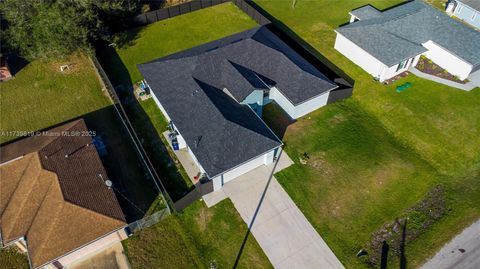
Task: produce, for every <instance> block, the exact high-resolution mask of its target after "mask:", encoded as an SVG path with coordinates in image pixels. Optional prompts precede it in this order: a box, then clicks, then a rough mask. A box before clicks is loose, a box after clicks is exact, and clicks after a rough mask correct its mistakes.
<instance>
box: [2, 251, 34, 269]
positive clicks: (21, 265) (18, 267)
mask: <svg viewBox="0 0 480 269" xmlns="http://www.w3.org/2000/svg"><path fill="white" fill-rule="evenodd" d="M0 268H8V269H28V268H29V266H28V259H27V256H26V255H23V254H21V253H19V252H18V251H17V250H16V249H15V248H7V249H0Z"/></svg>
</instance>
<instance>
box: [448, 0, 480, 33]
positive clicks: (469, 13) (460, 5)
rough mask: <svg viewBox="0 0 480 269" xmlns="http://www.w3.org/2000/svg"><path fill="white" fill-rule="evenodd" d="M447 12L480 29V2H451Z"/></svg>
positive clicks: (458, 0)
mask: <svg viewBox="0 0 480 269" xmlns="http://www.w3.org/2000/svg"><path fill="white" fill-rule="evenodd" d="M446 12H447V13H448V14H450V15H451V16H455V17H457V18H459V19H461V20H462V21H464V22H465V23H468V24H470V25H471V26H473V27H475V28H477V29H480V0H451V1H449V2H448V4H447V9H446Z"/></svg>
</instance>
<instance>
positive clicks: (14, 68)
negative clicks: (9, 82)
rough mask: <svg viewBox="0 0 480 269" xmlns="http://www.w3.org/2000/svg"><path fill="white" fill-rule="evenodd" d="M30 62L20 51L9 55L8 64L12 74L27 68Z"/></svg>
mask: <svg viewBox="0 0 480 269" xmlns="http://www.w3.org/2000/svg"><path fill="white" fill-rule="evenodd" d="M29 63H30V62H29V61H27V60H25V59H24V58H22V57H21V56H20V55H19V54H18V53H13V54H10V55H8V56H7V64H8V67H9V69H10V73H11V74H12V76H15V75H16V74H17V73H18V72H20V70H22V69H23V68H25V67H26V66H27V65H28V64H29Z"/></svg>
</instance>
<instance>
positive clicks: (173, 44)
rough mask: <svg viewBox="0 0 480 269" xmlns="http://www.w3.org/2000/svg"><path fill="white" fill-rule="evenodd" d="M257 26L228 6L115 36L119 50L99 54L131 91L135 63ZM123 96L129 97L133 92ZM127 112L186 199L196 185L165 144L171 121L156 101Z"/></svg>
mask: <svg viewBox="0 0 480 269" xmlns="http://www.w3.org/2000/svg"><path fill="white" fill-rule="evenodd" d="M255 26H257V24H256V23H255V21H254V20H253V19H251V18H250V17H248V16H247V15H246V14H245V13H243V12H242V11H241V10H240V9H238V8H237V7H236V6H235V5H234V4H232V3H226V4H221V5H217V6H214V7H211V8H207V9H202V10H199V11H195V12H192V13H188V14H185V15H182V16H179V17H174V18H171V19H168V20H164V21H160V22H156V23H153V24H150V25H148V26H146V27H142V28H136V29H133V30H130V31H128V32H123V33H119V34H117V35H116V36H115V37H114V40H115V41H114V42H115V44H116V48H115V49H113V48H111V47H108V48H104V49H100V50H99V51H98V52H97V55H98V58H99V60H100V62H101V63H102V65H103V67H104V69H105V70H106V72H107V73H108V75H109V77H110V79H111V80H112V82H113V83H114V85H121V87H122V88H123V89H131V88H132V85H134V84H135V83H136V82H138V81H140V80H141V79H142V77H141V75H140V73H139V71H138V70H137V67H136V65H137V64H140V63H144V62H147V61H151V60H153V59H156V58H159V57H162V56H166V55H169V54H172V53H174V52H178V51H181V50H185V49H187V48H191V47H194V46H197V45H201V44H204V43H207V42H209V41H213V40H216V39H219V38H222V37H225V36H228V35H232V34H235V33H238V32H241V31H244V30H247V29H250V28H253V27H255ZM123 95H124V97H125V98H131V90H130V91H129V90H126V91H124V92H123ZM125 108H126V111H127V113H128V114H129V117H130V120H131V121H132V124H133V125H134V127H135V129H136V131H137V133H138V134H139V136H140V137H141V138H142V139H143V141H144V147H145V149H146V151H147V153H148V155H149V157H150V158H151V159H152V162H153V164H154V166H155V167H156V170H157V171H158V172H159V173H160V177H162V178H163V180H164V184H165V185H166V188H167V189H168V192H169V194H170V195H171V196H172V199H173V200H177V199H178V198H180V197H182V196H183V195H184V194H185V193H186V192H188V191H189V190H190V189H191V188H192V182H191V180H190V179H189V178H188V176H187V175H186V173H185V172H184V170H183V169H182V168H181V166H180V165H178V164H177V165H172V164H174V163H175V161H174V159H175V157H174V155H173V153H172V152H171V151H170V150H169V148H168V147H165V146H164V144H165V141H163V140H164V139H163V136H162V133H163V132H164V131H165V130H166V128H167V122H166V120H165V118H164V117H163V115H162V113H161V111H160V109H159V108H158V107H157V106H156V104H155V103H154V101H153V100H152V99H149V100H147V101H143V102H129V103H125Z"/></svg>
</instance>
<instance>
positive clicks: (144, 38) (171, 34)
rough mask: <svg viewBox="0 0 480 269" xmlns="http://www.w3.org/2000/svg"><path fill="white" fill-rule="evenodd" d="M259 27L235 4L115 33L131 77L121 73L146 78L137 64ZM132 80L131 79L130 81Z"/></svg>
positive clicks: (129, 78)
mask: <svg viewBox="0 0 480 269" xmlns="http://www.w3.org/2000/svg"><path fill="white" fill-rule="evenodd" d="M255 26H256V23H255V21H254V20H252V19H251V18H250V17H249V16H248V15H247V14H245V13H243V12H242V11H241V10H240V9H239V8H237V7H236V6H235V5H234V4H232V3H226V4H222V5H217V6H214V7H211V8H208V9H202V10H198V11H195V12H192V13H188V14H185V15H182V16H180V17H174V18H171V19H168V20H164V21H160V22H156V23H154V24H150V25H148V26H146V27H143V28H137V29H133V30H130V31H128V32H124V33H120V34H118V35H116V36H115V39H114V42H115V43H116V44H117V48H116V51H117V53H118V55H119V57H120V58H121V61H122V62H123V64H124V66H125V68H126V69H127V71H128V74H129V75H128V76H126V77H123V75H124V74H123V73H122V74H120V72H121V71H120V72H117V73H116V74H115V75H117V76H119V77H121V78H122V83H132V82H133V83H135V82H138V81H140V80H141V79H142V76H141V74H140V72H139V71H138V69H137V66H136V65H137V64H140V63H144V62H147V61H151V60H153V59H156V58H159V57H162V56H166V55H169V54H172V53H174V52H178V51H182V50H185V49H188V48H191V47H194V46H197V45H200V44H203V43H207V42H209V41H213V40H216V39H219V38H222V37H225V36H228V35H232V34H235V33H237V32H241V31H244V30H246V29H249V28H253V27H255ZM127 80H130V81H127Z"/></svg>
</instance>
